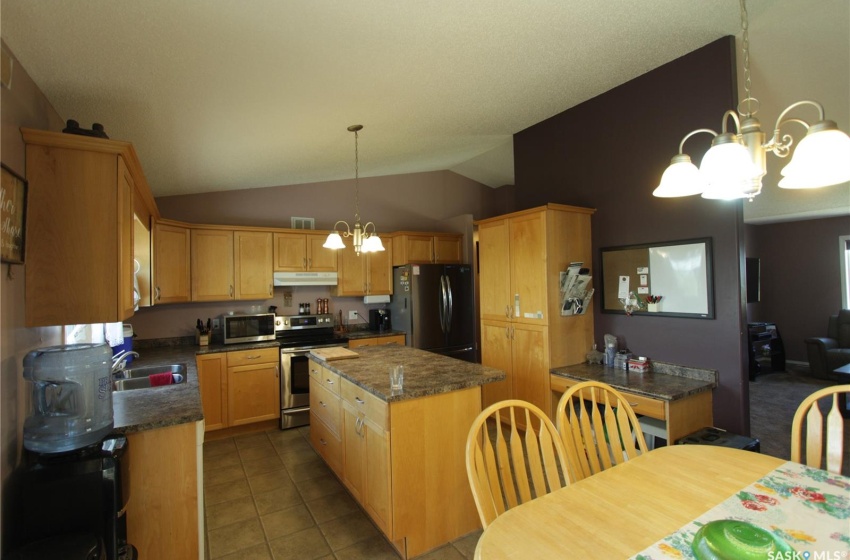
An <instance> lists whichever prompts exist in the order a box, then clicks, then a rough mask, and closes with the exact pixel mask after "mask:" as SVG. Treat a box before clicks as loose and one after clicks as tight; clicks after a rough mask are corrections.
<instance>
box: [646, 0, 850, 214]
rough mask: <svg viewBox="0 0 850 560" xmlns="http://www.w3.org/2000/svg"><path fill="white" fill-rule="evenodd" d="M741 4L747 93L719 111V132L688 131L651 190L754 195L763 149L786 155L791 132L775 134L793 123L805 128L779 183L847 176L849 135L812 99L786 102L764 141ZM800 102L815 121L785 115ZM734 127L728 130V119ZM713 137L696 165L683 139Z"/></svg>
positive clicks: (824, 182) (799, 184)
mask: <svg viewBox="0 0 850 560" xmlns="http://www.w3.org/2000/svg"><path fill="white" fill-rule="evenodd" d="M740 4H741V30H742V50H743V53H744V89H745V92H746V97H745V98H744V100H743V101H741V103H739V104H738V110H737V112H736V111H726V113H724V115H723V121H722V129H721V133H720V134H717V133H716V132H715V131H713V130H711V129H709V128H700V129H697V130H694V131H691V132H689V133H688V134H687V135H686V136H685V137H684V138H683V139H682V141H681V142H680V143H679V153H678V154H677V155H675V156H673V160H672V161H671V163H670V166H669V167H668V168H667V169H666V170H665V171H664V175H662V177H661V183H660V184H659V185H658V187H657V188H656V189H655V191H653V193H652V194H653V195H654V196H658V197H679V196H691V195H695V194H701V195H702V197H703V198H714V199H724V200H729V199H736V198H748V199H750V200H752V199H753V197H755V196H756V195H758V194H759V193H760V192H761V187H762V184H761V183H762V178H763V177H764V175H765V172H766V169H767V152H773V154H774V155H775V156H777V157H781V158H784V157H787V156H788V155H789V154H790V153H791V145H792V144H793V142H794V139H793V137H792V136H791V135H790V134H780V131H779V130H780V128H781V127H782V126H783V125H785V124H788V123H796V124H799V125H802V126H804V127H805V128H806V129H807V133H806V135H805V137H803V139H802V140H801V141H800V143H799V144H798V146H797V148H796V149H795V150H794V155H793V157H792V158H791V162H790V163H789V164H788V165H786V166H785V168H783V169H782V171H781V173H782V176H783V179H782V180H780V181H779V186H780V187H782V188H785V189H814V188H819V187H827V186H830V185H837V184H840V183H844V182H847V181H850V137H848V136H847V134H845V133H844V132H842V131H841V130H838V126H837V125H836V124H835V122H834V121H830V120H826V119H825V118H824V110H823V106H822V105H821V104H820V103H818V102H817V101H809V100H804V101H798V102H796V103H793V104H791V105H790V106H788V107H787V108H786V109H785V110H784V111H782V113H781V114H780V115H779V118H777V119H776V126H775V127H774V128H773V136H772V137H771V138H770V140H768V141H767V142H765V134H764V132H762V130H761V123H760V122H759V120H758V119H757V118H755V114H756V113H757V112H758V108H759V102H758V100H757V99H755V98H753V97H751V96H750V44H749V21H748V18H747V7H746V4H745V0H740ZM803 105H811V106H813V107H815V108H816V109H817V111H818V120H817V122H815V123H814V124H812V125H810V124H809V123H808V122H806V121H804V120H802V119H799V118H786V116H787V115H788V113H789V112H791V111H792V110H793V109H796V108H798V107H801V106H803ZM730 119H731V120H732V122H733V123H734V125H735V132H734V133H732V132H728V131H727V130H726V126H727V124H728V122H729V120H730ZM700 133H706V134H711V135H712V136H714V140H712V142H711V148H709V150H708V151H707V152H706V154H705V156H703V159H702V163H701V164H700V167H699V169H697V167H696V165H694V164H693V163H692V162H691V158H690V156H688V155H687V154H685V153H684V151H683V149H684V145H685V141H686V140H687V139H688V138H690V137H691V136H694V135H695V134H700Z"/></svg>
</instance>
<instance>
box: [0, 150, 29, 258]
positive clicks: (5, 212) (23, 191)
mask: <svg viewBox="0 0 850 560" xmlns="http://www.w3.org/2000/svg"><path fill="white" fill-rule="evenodd" d="M0 175H2V180H0V187H2V189H0V244H2V246H0V260H2V262H8V263H14V264H23V263H24V249H25V247H26V234H27V227H26V220H27V182H26V180H25V179H24V178H23V177H21V176H20V175H18V174H17V173H15V172H14V171H12V170H11V169H9V168H8V167H6V166H5V165H3V164H2V163H0Z"/></svg>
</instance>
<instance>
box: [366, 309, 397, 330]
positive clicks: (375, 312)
mask: <svg viewBox="0 0 850 560" xmlns="http://www.w3.org/2000/svg"><path fill="white" fill-rule="evenodd" d="M369 330H370V331H376V332H388V331H391V330H393V325H392V320H391V319H390V310H389V309H370V310H369Z"/></svg>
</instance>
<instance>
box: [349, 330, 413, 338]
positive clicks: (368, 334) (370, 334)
mask: <svg viewBox="0 0 850 560" xmlns="http://www.w3.org/2000/svg"><path fill="white" fill-rule="evenodd" d="M399 334H400V335H404V334H405V333H404V331H395V330H389V331H370V330H361V329H357V330H352V331H348V332H346V333H345V336H347V337H348V338H349V339H355V338H380V337H384V336H396V335H399Z"/></svg>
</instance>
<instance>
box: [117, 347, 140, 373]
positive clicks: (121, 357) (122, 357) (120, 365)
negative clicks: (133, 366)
mask: <svg viewBox="0 0 850 560" xmlns="http://www.w3.org/2000/svg"><path fill="white" fill-rule="evenodd" d="M130 356H134V357H136V358H138V357H139V353H138V352H134V351H132V350H123V351H121V352H119V353H117V354H115V355H114V356H112V375H119V374H121V372H123V371H124V368H125V367H127V358H129V357H130Z"/></svg>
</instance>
